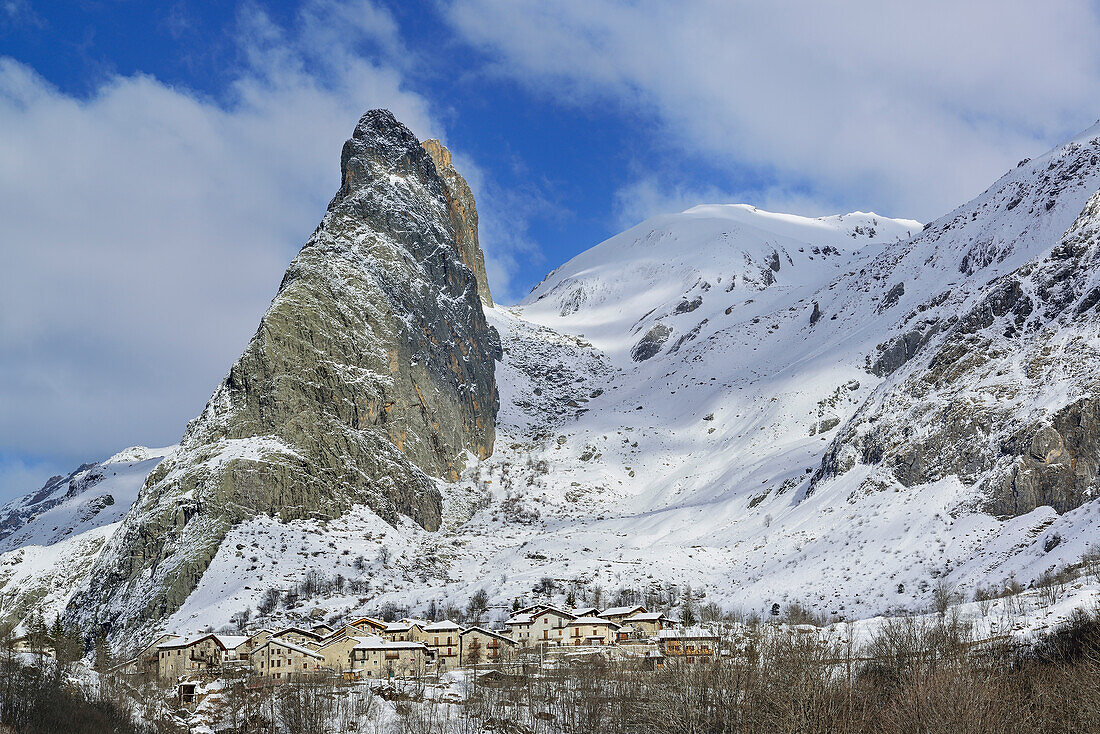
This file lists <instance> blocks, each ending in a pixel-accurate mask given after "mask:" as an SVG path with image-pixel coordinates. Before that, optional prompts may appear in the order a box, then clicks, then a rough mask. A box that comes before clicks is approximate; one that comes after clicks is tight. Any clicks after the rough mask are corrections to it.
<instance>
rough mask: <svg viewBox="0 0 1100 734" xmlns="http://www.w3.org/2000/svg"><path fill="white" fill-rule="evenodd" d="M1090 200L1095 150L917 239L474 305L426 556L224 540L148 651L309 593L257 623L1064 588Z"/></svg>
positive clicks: (687, 225)
mask: <svg viewBox="0 0 1100 734" xmlns="http://www.w3.org/2000/svg"><path fill="white" fill-rule="evenodd" d="M1098 189H1100V127H1096V128H1093V129H1091V130H1089V131H1087V132H1086V133H1084V134H1083V135H1081V136H1079V137H1078V138H1076V139H1075V140H1072V141H1069V142H1068V143H1066V144H1065V145H1063V146H1059V147H1058V148H1056V149H1054V150H1052V151H1051V152H1049V153H1047V154H1046V155H1044V156H1042V157H1039V158H1037V159H1035V160H1032V161H1025V162H1022V163H1021V164H1020V166H1018V167H1017V168H1015V169H1013V170H1012V171H1010V172H1008V173H1007V174H1006V175H1005V176H1004V177H1002V178H1001V179H1000V180H998V181H997V182H995V183H994V185H993V186H991V187H990V189H989V190H988V191H986V192H985V193H983V194H982V195H981V196H979V197H977V198H976V199H974V200H973V201H971V202H969V203H967V204H965V205H964V206H962V207H960V208H959V209H957V210H955V211H954V212H951V213H950V214H948V215H947V216H945V217H943V218H941V219H939V220H937V221H935V222H933V223H931V224H929V225H926V226H923V227H922V225H920V224H919V223H917V222H914V221H910V220H894V219H888V218H884V217H881V216H878V215H875V214H864V213H858V212H857V213H852V214H846V215H842V216H835V217H824V218H817V219H813V218H804V217H797V216H793V215H783V214H773V213H769V212H764V211H761V210H758V209H755V208H753V207H749V206H743V205H708V206H699V207H695V208H693V209H690V210H688V211H686V212H683V213H681V214H676V215H668V216H662V217H657V218H655V219H652V220H649V221H647V222H643V223H642V224H639V225H638V226H636V227H633V228H631V229H630V230H628V231H626V232H624V233H622V234H620V235H617V236H616V237H613V238H611V239H610V240H608V241H606V242H604V243H602V244H600V245H597V246H596V247H594V248H592V249H591V250H589V251H587V252H585V253H582V254H581V255H579V256H578V257H576V258H574V259H573V260H571V261H569V262H568V263H566V264H564V265H563V266H562V267H560V268H558V269H557V270H555V271H554V272H553V273H551V274H550V275H549V276H547V278H546V280H545V281H544V282H543V283H541V284H540V285H539V286H537V287H536V288H535V290H534V291H533V292H532V293H531V295H530V296H529V297H528V298H527V299H525V301H524V302H523V303H521V304H519V305H518V306H516V307H513V308H506V307H500V306H496V307H493V308H487V309H486V311H485V315H486V319H487V320H488V322H489V324H490V325H491V326H493V327H494V328H495V329H496V331H497V332H498V333H499V334H500V340H501V345H502V351H503V357H502V360H501V361H500V363H499V364H498V365H497V366H496V384H497V388H498V391H499V395H500V410H499V412H498V414H497V425H496V441H495V447H494V450H493V453H492V455H491V456H488V457H485V458H480V459H478V458H477V457H474V456H469V457H468V462H467V464H466V468H465V470H464V471H463V473H462V475H461V476H460V477H459V479H458V481H457V482H447V481H444V480H438V481H437V486H438V489H439V492H440V495H441V496H442V498H443V513H442V527H441V528H440V529H439V530H438V531H432V530H427V529H425V527H423V526H422V525H420V524H417V523H414V522H410V521H407V520H405V519H402V518H398V519H397V521H396V522H392V521H391V523H387V522H384V521H382V519H381V518H380V517H378V516H377V515H376V514H375V511H374V510H372V509H371V508H369V507H368V506H365V505H357V506H355V507H353V508H352V509H350V510H349V511H347V512H346V513H343V514H342V515H340V516H337V517H329V518H327V519H326V518H320V517H302V518H299V519H294V520H291V521H278V520H275V519H272V518H271V517H269V516H267V515H266V514H258V515H255V516H252V517H249V518H247V519H244V520H242V521H241V522H239V523H237V524H235V525H234V526H233V527H232V529H230V530H229V531H228V534H227V535H226V536H225V538H224V540H222V542H221V543H220V545H219V546H218V547H217V551H216V553H215V554H214V557H213V559H212V560H211V561H210V563H209V566H208V567H207V569H206V570H205V572H204V573H203V574H202V577H201V579H199V580H198V582H197V585H196V586H195V589H194V591H193V592H192V593H190V595H189V596H187V598H186V599H185V600H184V601H183V602H182V604H181V606H180V607H179V609H178V610H176V611H175V613H174V614H173V615H172V616H171V617H170V618H169V619H167V620H164V621H163V622H162V624H161V626H162V627H163V628H164V629H171V630H172V631H176V632H181V633H187V632H193V631H198V630H200V629H204V628H206V627H210V626H213V627H217V626H219V625H221V624H224V623H225V622H227V621H228V620H229V618H230V617H231V616H232V615H233V614H235V613H237V612H239V611H242V610H243V609H245V608H246V607H247V608H251V609H253V610H255V609H256V608H257V605H258V604H259V602H260V600H261V599H263V598H264V597H265V596H267V597H270V596H271V590H275V591H277V592H279V595H280V596H281V597H282V598H284V599H285V598H286V595H287V592H288V591H291V592H293V590H294V589H295V588H297V587H298V585H299V584H300V582H301V581H302V580H303V579H305V578H306V576H307V574H309V572H311V571H316V572H320V573H321V575H322V577H323V578H322V581H323V583H320V584H318V583H317V579H316V578H314V579H313V581H312V582H311V584H310V587H311V594H310V595H307V597H309V598H301V597H300V598H299V599H298V600H297V601H296V602H293V603H292V604H291V608H290V609H287V608H285V604H284V605H282V606H279V607H277V608H276V610H275V611H273V612H270V614H272V615H273V616H279V615H284V616H286V615H290V614H294V613H304V612H308V611H310V610H312V609H314V608H315V607H319V608H321V609H322V610H323V611H325V612H327V613H328V614H331V615H333V616H337V615H343V614H355V613H367V612H376V611H377V610H378V609H379V608H380V607H381V606H382V605H384V604H387V603H392V604H395V605H397V606H398V607H407V608H409V609H410V610H411V611H414V612H420V611H422V610H423V609H424V608H425V607H427V605H428V603H429V602H431V601H437V602H446V601H449V602H454V603H464V602H465V601H466V600H467V599H468V598H469V597H470V596H471V595H472V594H473V593H474V592H475V591H476V590H478V589H482V588H483V589H485V590H486V591H488V592H489V594H490V596H491V598H492V599H493V601H494V602H496V603H499V604H501V605H507V604H509V603H510V602H511V600H512V599H514V598H516V597H528V598H530V597H531V596H532V594H533V591H532V590H533V588H534V587H536V586H538V587H542V588H546V586H547V582H546V579H550V580H552V585H555V586H556V588H557V589H558V591H559V593H563V592H564V591H565V590H567V589H573V590H574V591H575V593H576V595H577V599H578V602H580V600H582V599H583V600H585V601H592V599H591V597H592V595H594V593H595V589H596V588H597V587H599V588H600V589H602V593H603V594H605V595H610V594H613V593H614V592H615V591H616V590H617V589H619V588H622V587H625V588H629V589H634V590H638V591H640V592H642V593H643V594H649V595H652V596H653V598H655V599H658V600H660V599H666V600H667V599H668V598H669V596H668V594H667V591H668V589H669V587H670V586H682V585H684V584H690V585H691V586H692V587H693V588H694V589H695V591H696V592H703V593H705V594H706V595H707V597H708V598H709V599H712V600H716V601H720V602H722V603H723V604H725V605H726V606H733V607H741V608H745V609H756V610H762V609H765V608H770V607H771V605H772V604H774V603H777V602H778V603H781V604H782V603H785V602H794V601H797V602H800V603H802V604H805V605H807V606H809V607H811V608H814V609H817V610H819V611H822V612H825V613H827V614H830V615H833V616H834V617H838V618H852V617H861V616H868V615H874V614H879V613H882V612H886V611H890V610H896V609H900V608H904V609H916V608H921V607H924V606H926V605H928V604H929V603H930V601H931V596H932V590H933V588H934V587H935V585H936V584H937V583H938V582H940V581H942V580H946V581H947V582H948V583H951V584H958V585H959V586H961V587H964V588H973V587H975V586H977V585H983V586H988V585H993V584H997V583H1001V582H1003V581H1005V580H1006V579H1008V578H1010V577H1015V578H1016V579H1017V580H1018V581H1020V582H1023V583H1025V584H1026V583H1028V582H1029V581H1031V580H1032V579H1034V578H1036V577H1038V576H1039V575H1040V574H1042V573H1043V572H1045V571H1047V570H1050V569H1052V568H1060V567H1064V566H1066V565H1069V564H1072V563H1075V562H1077V561H1078V560H1079V559H1080V557H1081V555H1082V554H1083V553H1085V552H1086V551H1089V550H1090V549H1094V548H1095V545H1094V544H1095V543H1096V542H1097V541H1096V540H1094V539H1096V538H1097V537H1100V533H1098V532H1097V530H1098V529H1100V503H1098V502H1097V500H1096V491H1097V482H1096V475H1097V465H1098V463H1100V443H1098V439H1100V426H1097V420H1096V412H1097V411H1096V406H1097V405H1100V395H1098V394H1097V382H1096V379H1095V377H1094V375H1095V374H1096V372H1097V369H1096V368H1097V366H1098V365H1100V344H1098V342H1100V337H1098V334H1100V318H1098V316H1097V311H1096V309H1097V305H1096V304H1097V303H1098V302H1100V242H1098V238H1100V213H1098V210H1100V198H1094V195H1095V194H1096V193H1097V190H1098ZM368 528H369V530H365V529H368ZM291 596H292V597H293V593H292V594H291ZM586 597H587V598H586ZM605 598H606V596H605ZM593 603H594V602H593ZM499 613H500V614H503V613H504V611H503V609H501V610H500V612H499ZM149 632H150V633H151V632H152V630H149Z"/></svg>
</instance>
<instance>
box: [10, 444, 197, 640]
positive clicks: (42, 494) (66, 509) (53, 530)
mask: <svg viewBox="0 0 1100 734" xmlns="http://www.w3.org/2000/svg"><path fill="white" fill-rule="evenodd" d="M175 450H176V447H175V446H169V447H167V448H160V449H149V448H145V447H143V446H132V447H130V448H128V449H125V450H123V451H120V452H119V453H117V454H115V455H114V456H112V457H110V458H109V459H107V460H106V461H102V462H97V463H91V464H84V465H82V466H80V467H79V468H77V469H76V470H75V471H73V472H72V473H70V474H69V475H68V476H67V477H60V476H57V477H51V478H50V479H49V480H48V481H47V482H46V484H45V485H43V487H42V488H41V489H40V490H38V491H37V492H33V493H31V494H28V495H26V496H24V497H20V498H18V499H16V500H13V501H12V502H9V503H8V504H6V505H4V506H3V507H2V508H0V536H2V539H0V595H2V597H3V600H4V604H3V607H2V608H0V622H7V623H12V624H16V623H18V622H20V621H21V620H22V619H23V618H24V617H25V616H26V614H27V612H29V611H31V610H32V609H38V610H39V611H42V612H43V615H44V616H46V617H47V618H51V617H52V616H53V615H54V614H57V613H59V612H62V611H64V609H65V606H66V604H68V602H69V597H70V596H71V594H72V591H73V589H74V588H75V586H76V585H77V584H78V583H79V582H81V581H83V580H84V578H85V576H86V574H87V571H88V570H89V569H90V567H91V564H92V561H94V560H95V558H96V557H97V556H98V555H99V552H100V551H101V550H102V548H103V544H104V542H106V540H107V539H108V538H110V537H111V535H112V534H113V533H114V532H115V531H116V530H117V529H118V526H119V524H120V523H121V521H122V519H123V518H124V517H125V516H126V513H127V512H129V510H130V507H131V506H132V505H133V504H134V501H135V500H136V499H137V495H138V490H139V489H141V485H142V483H143V482H144V481H145V478H146V477H147V476H148V475H149V472H151V471H152V470H153V469H154V468H155V467H156V466H157V465H158V464H159V463H160V462H161V461H163V460H164V458H165V457H166V456H170V455H171V454H172V453H173V452H174V451H175Z"/></svg>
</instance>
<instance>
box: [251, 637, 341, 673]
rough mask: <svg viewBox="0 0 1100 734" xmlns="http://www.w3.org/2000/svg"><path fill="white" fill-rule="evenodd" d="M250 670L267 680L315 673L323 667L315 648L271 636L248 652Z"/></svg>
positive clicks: (320, 657)
mask: <svg viewBox="0 0 1100 734" xmlns="http://www.w3.org/2000/svg"><path fill="white" fill-rule="evenodd" d="M248 659H249V663H250V664H251V665H252V670H253V671H255V673H256V674H257V675H260V676H262V677H264V678H267V679H268V680H274V681H283V682H285V681H286V680H288V679H290V678H293V677H295V676H302V675H316V674H317V673H319V672H320V671H321V670H322V669H323V668H324V667H325V657H324V655H322V654H320V653H319V652H317V650H315V649H313V648H311V647H306V646H305V645H299V644H297V643H295V642H291V641H290V640H288V639H285V638H278V637H272V638H270V639H268V641H267V642H265V643H263V644H262V645H260V646H259V647H257V648H256V649H254V650H252V651H251V652H250V653H249V654H248Z"/></svg>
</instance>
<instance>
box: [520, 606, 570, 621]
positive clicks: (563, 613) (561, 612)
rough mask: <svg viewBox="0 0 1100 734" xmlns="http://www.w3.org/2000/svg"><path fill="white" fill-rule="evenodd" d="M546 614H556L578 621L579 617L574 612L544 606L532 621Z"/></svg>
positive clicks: (532, 617) (533, 616) (534, 615)
mask: <svg viewBox="0 0 1100 734" xmlns="http://www.w3.org/2000/svg"><path fill="white" fill-rule="evenodd" d="M544 614H556V615H558V616H559V617H565V618H566V619H576V617H577V615H576V614H573V613H572V612H567V611H565V610H564V609H558V608H557V607H551V606H544V607H543V608H542V609H540V610H539V611H537V612H535V613H534V614H532V615H531V619H538V618H539V617H541V616H542V615H544Z"/></svg>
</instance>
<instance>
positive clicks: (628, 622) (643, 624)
mask: <svg viewBox="0 0 1100 734" xmlns="http://www.w3.org/2000/svg"><path fill="white" fill-rule="evenodd" d="M622 624H623V626H624V627H626V626H630V627H633V628H634V630H636V631H637V633H638V634H640V635H643V636H646V637H655V636H656V635H657V633H658V632H660V631H661V630H668V629H675V628H676V625H677V624H678V623H677V621H676V620H675V619H672V618H671V617H668V616H666V615H665V614H664V613H662V612H639V613H637V614H633V615H631V616H629V617H627V618H626V619H624V620H623V622H622Z"/></svg>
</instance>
